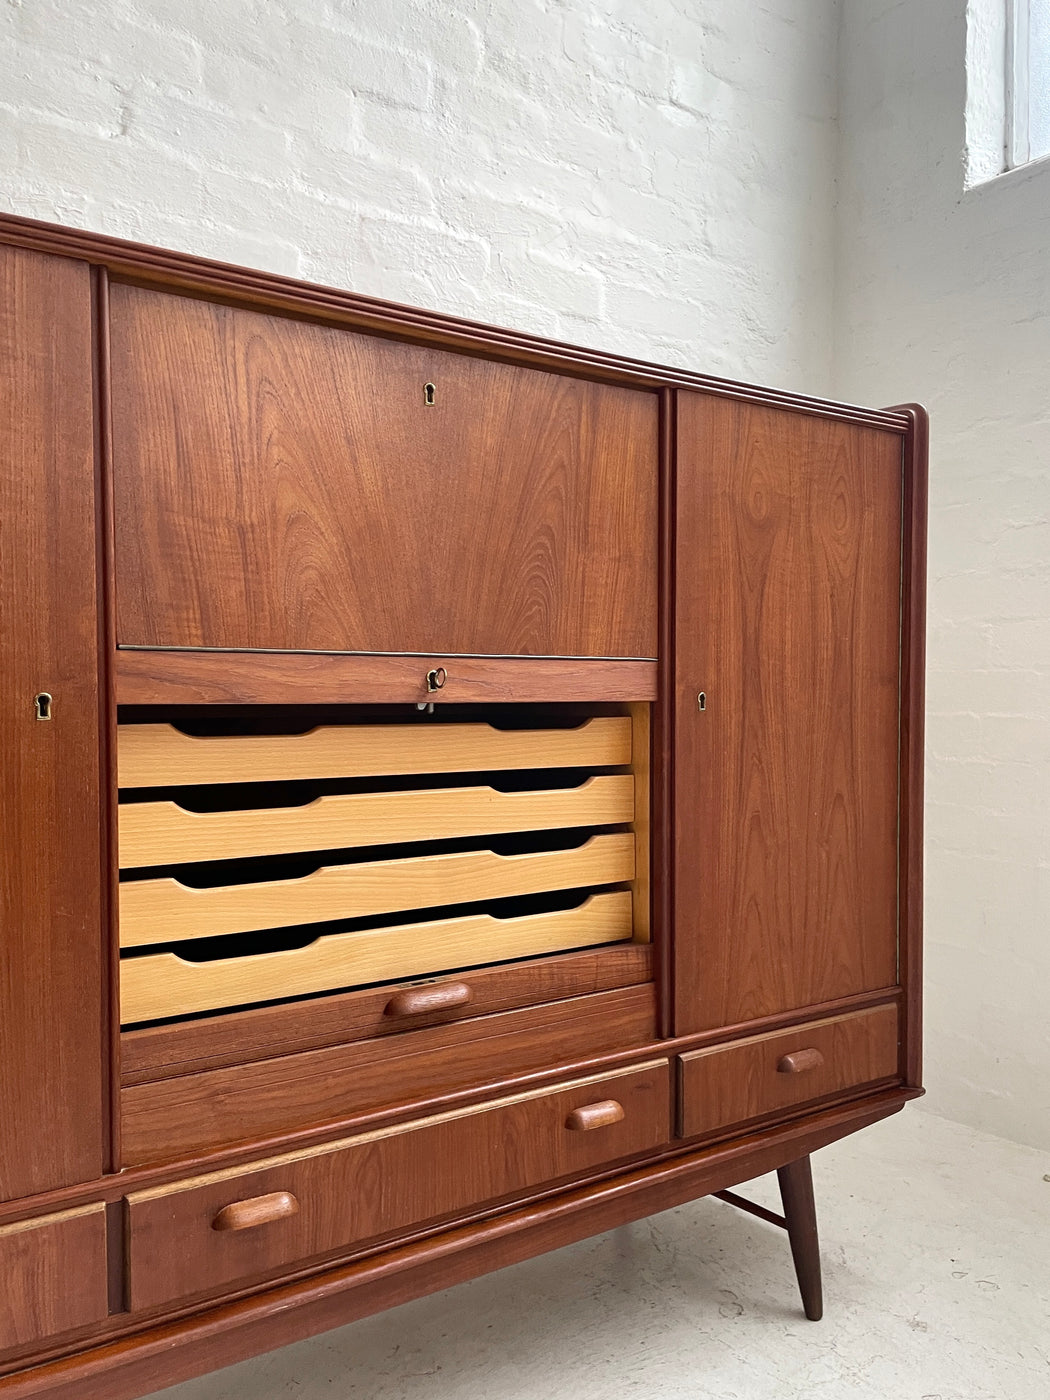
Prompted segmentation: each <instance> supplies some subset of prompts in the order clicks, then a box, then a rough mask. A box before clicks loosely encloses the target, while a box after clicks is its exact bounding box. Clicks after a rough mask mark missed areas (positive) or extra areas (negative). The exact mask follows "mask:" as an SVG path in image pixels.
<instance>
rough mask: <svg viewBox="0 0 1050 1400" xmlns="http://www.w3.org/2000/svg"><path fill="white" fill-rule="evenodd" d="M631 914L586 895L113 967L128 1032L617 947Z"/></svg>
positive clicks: (619, 897) (614, 901) (613, 898)
mask: <svg viewBox="0 0 1050 1400" xmlns="http://www.w3.org/2000/svg"><path fill="white" fill-rule="evenodd" d="M632 913H633V910H632V902H631V896H630V894H629V893H627V892H626V891H614V892H612V893H609V894H595V895H591V897H590V898H589V899H588V900H586V901H585V902H584V903H583V904H581V905H579V906H578V907H577V908H576V909H562V910H557V911H555V912H552V913H544V914H531V915H526V916H525V917H523V918H519V919H498V918H494V917H493V916H492V915H491V914H469V915H465V916H462V917H459V918H454V919H437V920H434V921H432V922H427V923H418V924H400V925H397V926H395V927H393V928H377V929H363V930H359V931H357V932H353V933H333V934H328V935H326V936H324V937H322V938H318V939H317V940H316V941H315V942H313V943H311V944H309V945H308V946H307V947H306V948H294V949H288V950H287V951H283V952H278V953H257V954H251V955H247V956H244V957H236V958H218V959H216V960H214V961H212V962H202V963H192V962H186V961H184V960H183V959H182V958H180V957H179V956H178V954H176V953H151V954H147V955H146V956H144V957H138V958H133V959H125V960H124V961H123V962H122V963H121V972H120V1014H121V1021H122V1023H123V1024H124V1025H133V1024H135V1023H137V1022H143V1021H150V1020H159V1019H162V1018H164V1017H168V1016H186V1015H190V1014H192V1013H195V1012H199V1011H212V1010H219V1009H222V1008H224V1007H230V1006H247V1005H250V1004H251V1003H253V1002H267V1001H277V1000H280V999H281V998H282V997H290V996H305V995H308V994H310V993H313V992H323V991H330V990H332V989H334V988H339V987H352V986H363V985H366V984H367V983H369V982H385V981H393V980H396V979H397V978H405V977H426V976H429V975H430V974H433V973H438V972H441V971H443V970H444V969H446V968H451V967H472V966H477V965H480V964H483V963H499V962H509V961H513V960H514V959H517V958H532V957H539V956H541V955H542V954H544V953H557V952H562V951H564V950H565V949H569V948H588V947H593V946H597V945H599V944H603V943H618V942H619V943H623V942H626V941H627V940H628V939H630V937H631V935H632V932H633V924H632Z"/></svg>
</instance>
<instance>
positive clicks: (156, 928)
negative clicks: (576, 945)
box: [120, 832, 635, 948]
mask: <svg viewBox="0 0 1050 1400" xmlns="http://www.w3.org/2000/svg"><path fill="white" fill-rule="evenodd" d="M634 847H635V838H634V836H633V835H632V834H631V833H630V832H609V833H607V834H605V835H604V836H592V837H591V839H590V840H589V841H588V842H587V843H586V844H585V845H583V846H578V847H576V848H575V849H571V850H563V851H539V852H535V853H531V854H529V855H517V856H501V855H497V854H496V853H495V852H494V851H455V852H452V853H450V854H444V855H433V856H416V857H413V858H412V859H408V860H383V861H366V862H364V863H362V864H358V865H335V866H329V867H327V868H324V869H321V870H317V871H315V872H314V874H312V875H307V876H305V877H304V878H303V879H300V880H261V881H259V882H258V883H257V884H251V885H224V886H221V887H218V888H214V889H191V888H190V887H189V886H188V885H183V884H180V883H179V881H178V880H173V879H160V880H136V881H131V882H128V881H125V882H124V883H123V884H122V885H121V886H120V944H121V947H122V948H136V947H143V946H147V945H149V944H156V943H176V942H180V941H181V940H183V939H186V938H208V937H212V936H215V935H217V934H227V933H244V932H247V931H249V930H252V929H264V928H282V927H285V926H290V925H294V924H309V923H315V922H316V923H320V922H322V921H323V920H326V919H363V918H367V917H369V916H371V915H373V914H390V913H393V912H394V911H395V910H399V909H434V908H436V907H437V906H438V905H439V904H468V903H470V902H471V901H475V900H479V899H506V898H509V897H511V896H513V895H525V894H537V893H539V892H541V891H544V890H567V889H582V888H583V887H584V886H586V885H608V884H615V883H617V882H618V881H627V880H632V879H633V878H634Z"/></svg>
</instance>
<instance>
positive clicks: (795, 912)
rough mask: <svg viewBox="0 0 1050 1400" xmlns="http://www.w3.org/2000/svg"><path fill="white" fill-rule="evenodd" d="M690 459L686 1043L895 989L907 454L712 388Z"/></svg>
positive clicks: (680, 613)
mask: <svg viewBox="0 0 1050 1400" xmlns="http://www.w3.org/2000/svg"><path fill="white" fill-rule="evenodd" d="M677 447H678V451H677V461H678V476H677V538H676V560H677V564H676V568H677V581H676V590H675V591H676V598H675V604H676V663H675V685H676V696H675V736H676V740H675V741H676V755H675V791H676V843H675V861H676V869H675V883H676V895H675V899H676V921H675V923H676V939H677V943H676V964H675V1000H676V1013H677V1015H676V1029H677V1031H678V1033H679V1034H682V1033H686V1032H691V1031H699V1030H706V1029H711V1028H715V1027H720V1026H727V1025H733V1024H736V1023H740V1022H745V1021H749V1020H753V1019H755V1018H758V1017H762V1016H768V1015H774V1014H776V1013H778V1012H785V1011H790V1010H793V1009H795V1008H802V1007H808V1006H816V1005H819V1004H820V1003H822V1002H827V1001H833V1000H836V999H838V998H841V997H847V996H850V995H852V994H854V993H858V992H863V991H869V990H875V989H879V988H883V987H887V986H892V985H893V984H894V983H895V982H896V980H897V795H898V703H899V701H898V691H899V678H900V596H901V460H902V458H901V438H900V436H898V435H897V434H895V433H892V432H888V431H885V430H881V429H876V428H871V427H867V426H863V425H857V424H852V423H847V422H839V421H835V420H832V419H825V418H821V417H817V416H813V415H807V414H801V413H791V412H787V411H784V410H780V409H774V408H768V407H764V406H758V405H754V404H746V403H740V402H736V401H733V400H731V399H724V398H716V397H712V396H708V395H704V394H697V393H682V394H680V395H679V407H678V444H677ZM701 697H702V698H701Z"/></svg>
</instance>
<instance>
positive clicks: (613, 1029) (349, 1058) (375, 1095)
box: [121, 983, 656, 1166]
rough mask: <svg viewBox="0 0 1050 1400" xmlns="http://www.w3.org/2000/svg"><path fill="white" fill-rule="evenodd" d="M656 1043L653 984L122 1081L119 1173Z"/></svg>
mask: <svg viewBox="0 0 1050 1400" xmlns="http://www.w3.org/2000/svg"><path fill="white" fill-rule="evenodd" d="M655 1037H656V997H655V991H654V988H653V985H652V983H645V984H642V985H638V986H633V987H625V988H622V989H620V990H615V991H608V992H596V993H593V994H591V995H589V996H580V997H573V998H571V999H569V1000H566V1001H559V1002H553V1003H551V1004H549V1005H544V1006H527V1007H521V1008H519V1009H518V1010H516V1011H503V1012H500V1013H499V1014H498V1015H494V1016H478V1017H473V1018H469V1019H466V1020H463V1021H460V1022H458V1023H456V1024H453V1025H447V1026H431V1027H429V1028H427V1029H420V1030H415V1031H412V1032H411V1034H408V1035H400V1036H384V1037H382V1038H380V1039H376V1040H365V1041H355V1042H353V1043H351V1044H338V1045H329V1046H327V1047H325V1048H324V1049H318V1050H306V1051H303V1052H301V1053H298V1054H294V1055H286V1054H274V1055H272V1056H271V1057H270V1058H268V1059H265V1060H257V1061H255V1062H253V1063H251V1064H228V1065H225V1066H223V1067H222V1068H219V1069H212V1070H202V1071H200V1072H198V1073H194V1074H180V1075H178V1076H177V1077H175V1078H171V1079H160V1080H157V1081H155V1082H151V1083H143V1084H132V1085H129V1086H128V1087H127V1088H126V1089H124V1090H123V1092H122V1094H121V1149H122V1152H123V1159H124V1165H125V1166H134V1165H141V1164H143V1163H148V1162H163V1161H171V1160H174V1159H178V1158H185V1157H192V1156H193V1155H195V1154H196V1153H199V1152H208V1151H211V1150H212V1149H215V1148H220V1147H224V1146H227V1145H232V1144H233V1143H237V1142H255V1141H260V1140H264V1139H268V1138H279V1137H281V1136H283V1135H284V1134H285V1133H289V1132H293V1131H295V1130H296V1129H299V1128H310V1127H317V1126H319V1125H321V1124H324V1123H339V1122H341V1121H344V1120H346V1119H348V1118H353V1117H355V1116H357V1115H359V1114H363V1113H370V1112H373V1111H374V1110H376V1109H382V1108H389V1107H390V1106H391V1105H392V1104H397V1103H411V1102H413V1101H416V1100H425V1099H432V1098H438V1097H440V1096H441V1095H444V1094H450V1093H456V1092H460V1091H468V1090H473V1091H477V1090H478V1089H483V1088H484V1086H485V1085H486V1084H489V1083H493V1082H497V1081H501V1080H504V1079H511V1078H514V1077H515V1076H517V1075H522V1074H527V1073H529V1072H531V1071H536V1070H547V1071H549V1072H550V1073H554V1074H556V1073H557V1072H558V1066H559V1065H573V1064H577V1063H578V1062H579V1061H581V1060H586V1059H588V1058H590V1057H591V1056H593V1055H601V1054H611V1053H614V1052H616V1051H618V1050H627V1049H630V1048H631V1047H632V1046H642V1045H646V1044H649V1043H650V1042H651V1041H652V1040H654V1039H655Z"/></svg>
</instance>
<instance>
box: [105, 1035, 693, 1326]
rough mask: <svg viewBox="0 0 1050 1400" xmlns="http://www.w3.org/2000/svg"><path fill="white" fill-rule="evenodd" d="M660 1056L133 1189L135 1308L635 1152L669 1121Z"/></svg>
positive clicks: (665, 1132) (662, 1136)
mask: <svg viewBox="0 0 1050 1400" xmlns="http://www.w3.org/2000/svg"><path fill="white" fill-rule="evenodd" d="M668 1074H669V1067H668V1064H667V1062H666V1061H658V1062H654V1063H650V1064H647V1065H644V1066H642V1067H640V1068H632V1069H630V1070H625V1071H621V1072H620V1073H618V1074H612V1075H601V1076H594V1077H591V1078H587V1079H579V1080H575V1081H573V1082H572V1083H570V1084H566V1085H563V1086H561V1087H560V1088H557V1089H554V1090H550V1089H544V1090H536V1091H533V1092H530V1093H526V1094H520V1095H516V1096H514V1097H510V1098H506V1099H501V1100H498V1101H496V1102H494V1103H489V1104H484V1105H481V1106H480V1107H477V1108H471V1109H464V1110H460V1111H459V1112H455V1113H448V1114H441V1115H437V1116H435V1117H431V1118H424V1119H421V1120H419V1121H418V1122H416V1123H412V1124H409V1125H407V1126H405V1125H400V1126H398V1127H395V1128H389V1129H384V1130H381V1131H378V1132H373V1133H365V1134H362V1135H360V1136H358V1137H355V1138H350V1139H348V1140H345V1141H343V1142H339V1143H335V1144H328V1145H326V1146H324V1147H322V1148H317V1149H314V1150H313V1151H308V1152H303V1153H299V1154H292V1155H288V1156H286V1157H280V1158H274V1159H271V1160H270V1161H269V1162H266V1163H262V1164H260V1165H259V1166H258V1167H256V1168H253V1169H252V1170H250V1171H237V1172H216V1173H213V1174H212V1175H210V1176H205V1177H198V1178H196V1179H195V1180H194V1181H191V1182H187V1183H184V1184H183V1185H181V1186H177V1187H160V1188H157V1189H155V1190H152V1191H142V1192H138V1193H137V1194H135V1195H132V1196H129V1198H128V1208H129V1220H130V1231H131V1243H130V1288H131V1305H132V1307H133V1308H135V1309H142V1308H151V1307H155V1306H157V1305H159V1304H162V1303H168V1302H171V1301H173V1300H175V1299H178V1298H183V1297H188V1296H191V1295H193V1294H198V1293H205V1292H211V1291H213V1290H215V1289H218V1288H221V1287H224V1286H226V1285H229V1284H232V1283H235V1282H238V1281H241V1280H248V1279H252V1278H257V1277H260V1276H262V1275H265V1274H269V1273H272V1272H274V1271H275V1270H280V1269H283V1268H289V1267H292V1266H295V1265H297V1264H299V1263H301V1262H303V1261H306V1260H308V1259H311V1258H314V1257H316V1256H318V1255H323V1254H328V1253H331V1252H334V1251H338V1250H344V1249H347V1248H349V1247H351V1246H353V1245H356V1244H359V1243H362V1242H364V1241H367V1240H370V1239H375V1238H378V1237H380V1236H382V1235H386V1234H388V1233H390V1232H392V1231H395V1230H402V1229H406V1228H408V1227H411V1226H415V1225H420V1224H423V1223H425V1222H426V1221H428V1220H437V1219H440V1218H441V1217H445V1216H450V1215H454V1214H457V1213H460V1212H463V1211H467V1210H470V1209H471V1208H473V1207H475V1206H478V1205H481V1204H484V1203H485V1202H487V1201H493V1200H497V1199H499V1198H501V1197H505V1196H512V1195H515V1194H518V1193H520V1192H522V1191H526V1190H528V1189H529V1188H530V1187H535V1186H539V1185H542V1184H543V1183H545V1182H550V1181H556V1180H558V1179H560V1178H563V1177H571V1176H575V1175H578V1174H579V1173H581V1172H586V1171H589V1170H592V1169H594V1168H596V1167H600V1166H602V1165H603V1164H605V1163H607V1162H610V1163H611V1162H615V1161H618V1160H619V1159H621V1158H626V1157H632V1156H636V1155H638V1154H640V1153H643V1152H646V1151H650V1150H652V1149H654V1148H657V1147H659V1146H660V1145H661V1144H662V1143H664V1142H666V1141H667V1140H668V1138H669V1134H670V1121H669V1079H668Z"/></svg>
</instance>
